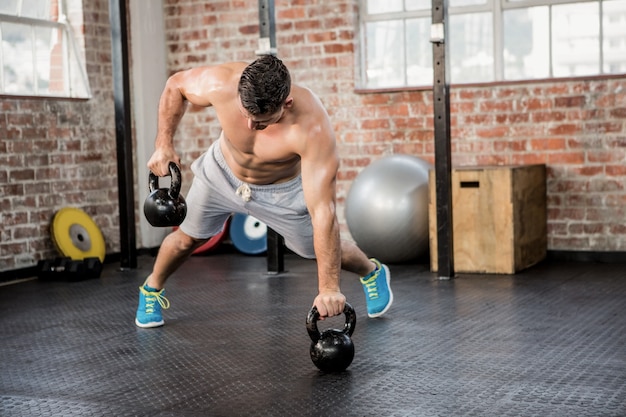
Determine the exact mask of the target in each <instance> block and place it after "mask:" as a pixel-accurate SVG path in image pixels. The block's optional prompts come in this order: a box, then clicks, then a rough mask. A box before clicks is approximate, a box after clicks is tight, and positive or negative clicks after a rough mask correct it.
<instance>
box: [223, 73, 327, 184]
mask: <svg viewBox="0 0 626 417" xmlns="http://www.w3.org/2000/svg"><path fill="white" fill-rule="evenodd" d="M237 79H238V77H237ZM233 84H234V83H233ZM290 96H291V97H293V98H294V104H293V106H292V107H291V108H288V109H285V112H284V114H283V117H282V118H281V119H280V120H279V121H278V123H275V124H271V125H269V126H267V127H266V128H265V129H263V130H252V129H250V128H249V127H248V123H247V118H246V117H245V116H244V114H242V112H241V110H240V106H239V103H238V100H239V98H238V94H237V90H236V84H234V87H233V88H232V89H228V90H226V91H223V94H220V100H216V101H214V102H213V107H214V109H215V111H216V113H217V118H218V120H219V122H220V125H221V127H222V134H221V136H220V144H219V145H220V146H221V149H222V153H223V154H224V158H225V160H226V163H227V164H228V165H229V167H230V168H231V170H232V171H233V173H234V174H235V175H236V176H237V177H238V178H239V179H240V180H242V181H245V182H248V183H251V184H272V183H280V182H285V181H288V180H290V179H292V178H294V177H296V176H298V175H299V174H300V149H302V147H303V146H304V141H306V140H307V137H306V136H307V133H306V132H307V130H306V125H307V124H308V123H310V122H311V120H313V118H314V117H315V116H314V115H310V116H307V117H304V116H303V114H304V113H302V111H301V110H302V109H303V108H310V107H311V105H312V104H314V103H311V101H312V98H311V97H312V94H311V93H310V91H308V90H307V89H304V88H301V87H298V86H293V87H292V93H291V95H290ZM318 111H319V109H318Z"/></svg>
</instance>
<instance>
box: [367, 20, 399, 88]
mask: <svg viewBox="0 0 626 417" xmlns="http://www.w3.org/2000/svg"><path fill="white" fill-rule="evenodd" d="M403 32H404V30H403V24H402V20H387V21H380V22H370V23H368V24H367V67H366V77H367V85H368V86H370V87H394V86H401V85H405V83H406V82H405V79H404V72H405V70H404V68H405V66H404V33H403Z"/></svg>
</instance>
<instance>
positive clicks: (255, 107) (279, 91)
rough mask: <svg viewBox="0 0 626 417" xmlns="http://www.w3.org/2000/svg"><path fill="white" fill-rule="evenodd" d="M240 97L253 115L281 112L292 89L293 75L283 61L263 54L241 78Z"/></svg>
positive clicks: (245, 70)
mask: <svg viewBox="0 0 626 417" xmlns="http://www.w3.org/2000/svg"><path fill="white" fill-rule="evenodd" d="M238 91H239V98H240V100H241V105H242V106H243V108H244V110H245V111H246V112H248V113H249V114H250V115H251V116H259V115H271V114H275V113H277V112H279V111H280V110H281V108H282V106H283V104H284V103H285V100H287V97H288V96H289V92H290V91H291V76H290V75H289V70H288V69H287V67H285V65H284V64H283V62H282V61H281V60H280V59H278V58H276V57H275V56H273V55H263V56H262V57H260V58H258V59H257V60H256V61H254V62H253V63H251V64H250V65H248V66H247V67H246V68H245V69H244V70H243V73H242V74H241V78H240V80H239V87H238Z"/></svg>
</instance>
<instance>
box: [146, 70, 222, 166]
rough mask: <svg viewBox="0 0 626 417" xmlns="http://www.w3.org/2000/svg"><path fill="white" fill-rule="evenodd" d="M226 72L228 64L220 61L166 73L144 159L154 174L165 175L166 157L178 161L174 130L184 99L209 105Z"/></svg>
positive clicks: (182, 109)
mask: <svg viewBox="0 0 626 417" xmlns="http://www.w3.org/2000/svg"><path fill="white" fill-rule="evenodd" d="M230 72H231V70H230V67H229V66H228V65H222V66H215V67H199V68H193V69H190V70H186V71H180V72H177V73H176V74H174V75H172V76H171V77H169V79H168V80H167V82H166V83H165V88H164V89H163V93H162V94H161V98H160V100H159V108H158V122H157V123H158V125H157V137H156V141H155V151H154V153H153V154H152V157H151V158H150V160H149V161H148V168H149V169H150V170H151V171H152V172H153V173H154V174H156V175H158V176H165V175H168V174H169V168H168V167H169V162H170V161H172V162H175V163H176V164H177V165H180V157H179V156H178V154H177V153H176V150H175V148H174V133H175V132H176V128H177V127H178V125H179V123H180V121H181V119H182V117H183V115H184V114H185V110H186V105H187V102H189V103H191V104H194V105H196V106H202V107H208V106H211V105H212V99H213V97H212V96H213V95H215V94H217V93H216V92H218V91H219V90H220V87H221V86H222V85H223V84H224V81H225V79H224V77H228V76H229V73H230Z"/></svg>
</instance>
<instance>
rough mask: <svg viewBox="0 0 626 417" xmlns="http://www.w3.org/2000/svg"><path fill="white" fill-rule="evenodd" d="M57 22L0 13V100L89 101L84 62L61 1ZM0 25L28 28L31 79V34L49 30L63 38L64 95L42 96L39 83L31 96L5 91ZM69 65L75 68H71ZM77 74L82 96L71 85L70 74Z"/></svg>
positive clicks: (88, 87) (34, 54)
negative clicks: (57, 32)
mask: <svg viewBox="0 0 626 417" xmlns="http://www.w3.org/2000/svg"><path fill="white" fill-rule="evenodd" d="M58 7H59V10H58V21H54V20H49V19H38V18H34V17H27V16H20V15H19V11H18V12H17V13H16V14H15V15H12V14H6V13H0V96H5V97H12V98H24V97H29V98H30V97H41V98H64V99H89V98H91V97H92V93H91V88H90V85H89V78H88V77H87V71H86V67H85V64H84V62H83V61H82V59H81V56H82V54H81V51H80V48H79V46H78V43H77V41H76V38H75V36H74V34H73V30H72V26H71V25H70V22H69V21H68V19H67V16H66V13H65V10H64V1H59V2H58ZM2 23H11V24H19V25H25V26H28V27H29V28H30V37H31V41H33V48H32V59H33V67H32V71H33V75H34V76H35V79H36V74H37V58H36V54H37V48H35V47H34V37H35V34H34V33H35V30H36V29H37V28H52V29H57V30H58V31H59V33H61V36H62V38H63V42H62V47H63V53H62V60H63V69H64V71H63V79H64V81H66V85H67V87H66V88H65V89H64V93H65V94H61V93H60V92H58V91H55V92H52V93H42V92H40V91H39V83H38V82H35V83H34V85H33V91H32V93H15V92H9V91H6V87H5V81H6V79H5V70H4V66H5V62H7V60H6V58H5V56H4V49H3V48H2V46H1V42H2V39H3V36H2V25H1V24H2ZM72 55H73V56H74V57H75V60H74V61H75V62H72V61H73V60H72V58H71V56H72ZM72 64H75V65H74V66H72ZM75 69H77V70H78V74H77V76H78V77H79V79H80V81H81V82H82V86H81V87H82V88H81V90H83V91H84V94H81V93H78V94H77V93H76V92H75V90H76V85H75V84H73V83H72V82H71V79H70V78H71V77H70V72H75Z"/></svg>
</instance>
